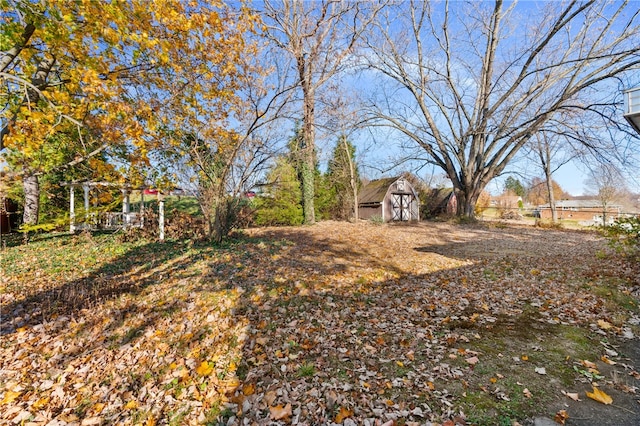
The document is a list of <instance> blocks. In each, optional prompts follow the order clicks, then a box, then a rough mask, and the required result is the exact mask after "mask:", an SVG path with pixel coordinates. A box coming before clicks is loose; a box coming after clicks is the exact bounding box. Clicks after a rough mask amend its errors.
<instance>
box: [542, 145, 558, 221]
mask: <svg viewBox="0 0 640 426" xmlns="http://www.w3.org/2000/svg"><path fill="white" fill-rule="evenodd" d="M542 137H543V138H544V149H543V147H542V146H540V145H538V154H539V155H540V161H541V162H542V168H543V169H544V177H545V179H546V180H547V194H548V195H549V207H550V208H551V221H552V222H553V223H556V222H557V221H558V211H557V210H556V196H555V194H554V193H553V180H552V179H551V147H550V142H549V141H548V140H547V139H546V138H547V135H546V134H543V136H542Z"/></svg>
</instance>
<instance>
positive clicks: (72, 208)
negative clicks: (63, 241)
mask: <svg viewBox="0 0 640 426" xmlns="http://www.w3.org/2000/svg"><path fill="white" fill-rule="evenodd" d="M69 232H71V233H72V234H73V233H74V232H76V193H75V191H74V188H73V185H69Z"/></svg>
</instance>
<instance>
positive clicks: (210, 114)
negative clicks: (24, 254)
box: [0, 0, 640, 241]
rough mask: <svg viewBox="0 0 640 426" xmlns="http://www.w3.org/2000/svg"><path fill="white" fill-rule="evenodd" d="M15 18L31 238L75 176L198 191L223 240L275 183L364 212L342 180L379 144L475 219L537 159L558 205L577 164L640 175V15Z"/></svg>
mask: <svg viewBox="0 0 640 426" xmlns="http://www.w3.org/2000/svg"><path fill="white" fill-rule="evenodd" d="M0 7H1V9H2V15H1V18H0V19H1V23H2V25H1V30H0V31H1V35H2V37H0V52H1V56H0V80H1V81H0V82H1V83H2V85H1V93H0V98H2V100H3V103H2V109H1V110H0V112H1V116H0V124H1V132H0V149H1V150H2V156H3V161H4V162H5V164H4V165H3V169H2V174H3V180H4V181H5V186H6V189H4V190H3V192H4V193H5V195H8V196H10V197H13V198H16V199H17V200H18V201H19V202H20V204H21V206H22V210H23V222H24V226H25V229H30V228H29V227H31V228H33V227H37V226H38V224H39V223H42V222H43V221H47V220H50V219H51V218H52V217H55V216H59V215H61V214H63V213H62V212H63V211H64V209H65V203H66V202H67V198H68V195H66V194H65V192H64V191H63V190H62V189H61V188H60V187H59V182H60V181H63V180H64V181H73V180H83V179H94V180H104V181H109V182H118V183H121V184H124V185H128V186H131V187H138V186H154V187H158V188H163V189H165V190H169V189H171V188H174V187H177V186H180V187H185V188H189V189H190V190H191V191H192V192H193V193H194V194H196V195H197V197H198V202H199V204H200V207H201V209H202V211H203V213H204V215H205V217H206V223H207V229H208V231H207V233H208V235H210V236H211V238H212V239H214V240H217V241H219V240H220V239H221V238H222V237H223V236H224V234H225V233H227V232H228V231H229V230H230V229H231V227H232V225H231V222H232V218H233V217H234V215H235V213H234V212H236V211H237V210H238V209H239V208H241V205H240V203H239V202H238V201H237V200H239V199H241V197H239V196H240V195H241V194H243V193H245V192H246V191H247V190H249V189H250V188H252V187H254V186H255V185H256V183H271V184H273V185H275V183H279V182H282V185H285V183H284V182H288V181H291V177H293V176H295V177H296V182H297V184H298V185H299V189H297V190H299V191H300V194H299V198H300V200H301V209H302V218H303V219H302V221H303V222H304V223H307V224H312V223H313V222H314V221H315V220H316V213H318V214H319V215H320V216H319V217H320V218H322V217H325V215H326V214H325V213H324V212H327V211H331V212H333V214H334V215H335V216H336V217H345V216H346V212H347V210H349V209H347V208H346V207H345V206H347V205H350V204H351V203H354V204H355V203H356V201H355V198H357V182H358V179H357V175H356V169H355V167H354V166H355V164H356V163H355V162H351V163H350V165H349V169H348V170H349V179H348V180H346V175H345V180H344V181H341V182H342V183H340V184H338V183H336V182H335V176H337V173H342V174H345V171H346V170H347V169H346V168H344V167H342V166H341V169H340V170H341V171H340V172H338V171H337V170H336V169H335V167H334V165H332V164H331V161H336V159H337V158H339V155H341V154H339V153H340V152H344V153H345V155H346V153H347V152H348V153H349V155H348V156H347V157H349V158H351V160H353V158H355V152H356V150H359V158H360V159H361V160H360V164H361V165H362V164H364V161H363V160H362V159H363V158H364V156H363V155H362V154H363V152H364V151H367V150H369V151H376V150H382V149H384V150H394V151H395V152H396V153H397V155H396V156H397V159H399V160H401V162H399V163H397V164H394V163H393V162H392V161H388V162H387V164H380V163H378V164H366V165H367V166H369V167H376V168H378V169H390V168H392V167H393V166H398V167H399V168H400V169H411V170H412V171H418V170H421V169H422V168H424V167H425V166H433V167H436V168H438V169H439V170H440V172H441V173H443V174H444V175H446V177H447V179H448V180H449V181H450V182H451V184H452V185H453V189H454V191H455V193H456V196H457V198H458V200H459V202H458V210H457V215H459V216H467V217H473V216H474V215H475V214H476V212H477V211H476V206H477V205H478V200H479V199H480V198H482V194H483V192H486V191H485V189H486V188H487V185H488V184H489V183H490V182H491V181H492V180H493V179H494V178H496V177H498V176H500V175H503V174H504V173H507V172H508V171H509V170H508V167H511V166H513V165H515V164H518V163H521V162H522V161H528V162H533V163H535V164H539V165H540V168H541V170H542V171H543V174H544V179H543V181H544V182H548V183H549V185H548V186H547V194H548V197H549V196H550V197H553V194H554V193H555V192H554V191H555V190H554V189H553V188H551V186H550V185H551V182H553V176H552V175H553V172H554V171H555V170H557V167H559V164H563V162H566V161H568V160H567V159H581V160H582V161H584V162H586V163H589V164H592V165H593V169H594V170H595V171H596V172H597V171H598V170H604V169H616V170H625V167H627V169H626V170H628V169H629V166H633V163H634V161H635V157H636V154H637V152H636V151H637V137H636V136H634V135H633V133H632V132H630V130H629V128H628V127H627V126H626V125H623V124H622V120H621V119H620V117H621V110H620V108H621V104H620V93H621V90H622V89H623V88H628V87H633V86H635V85H636V84H638V82H639V81H640V80H639V77H638V74H637V67H638V65H639V64H640V55H639V54H638V53H639V48H638V45H637V39H638V36H640V25H639V20H640V16H639V15H638V14H637V10H636V8H635V7H634V4H633V2H628V1H623V2H618V3H616V4H613V5H612V4H610V3H608V2H604V1H595V0H592V1H586V2H563V3H553V4H546V3H545V4H544V5H543V4H538V3H526V4H518V3H517V2H512V3H507V4H505V3H504V2H503V1H502V0H495V1H493V2H481V3H477V2H449V1H444V2H418V1H408V2H407V1H402V2H394V1H385V2H369V1H348V2H347V1H335V0H318V1H313V2H303V1H296V0H282V1H278V2H271V1H267V2H264V3H263V4H260V5H255V6H254V5H252V4H251V3H249V2H246V3H245V2H241V3H231V2H229V3H227V2H225V1H222V0H210V1H206V2H196V3H193V2H187V1H169V0H160V1H156V2H151V3H149V2H147V1H142V0H133V1H129V2H112V3H105V2H59V1H55V0H43V1H35V0H5V1H2V2H0ZM525 15H526V19H523V16H525ZM105 22H109V24H108V25H105V24H104V23H105ZM523 22H525V23H526V24H525V25H523ZM293 123H298V124H297V127H296V129H297V130H296V136H295V137H294V138H293V139H291V138H290V137H289V135H287V132H288V131H287V129H290V128H291V127H292V126H293ZM354 136H355V137H354ZM341 137H345V139H342V140H343V141H347V139H348V140H351V143H350V144H346V143H343V144H342V145H345V149H344V150H341V148H340V146H341V144H340V143H336V142H335V141H336V140H338V141H340V140H341V139H340V138H341ZM361 140H366V141H365V142H364V143H363V142H360V141H361ZM333 144H335V150H334V152H333V155H332V157H331V160H329V159H324V160H323V159H319V158H318V157H319V153H321V152H328V151H331V148H328V147H330V146H333ZM365 145H367V146H365ZM323 148H324V149H323ZM356 148H357V149H356ZM325 162H326V163H325ZM319 163H323V164H328V166H327V167H326V170H327V171H326V172H325V173H321V172H320V171H319V170H320V168H319ZM601 164H602V165H604V166H602V167H601V166H600V165H601ZM274 165H275V167H274ZM287 167H289V169H287ZM276 171H277V173H276ZM538 174H539V173H535V174H534V175H538ZM332 179H333V181H332ZM345 182H346V183H345ZM291 184H292V185H293V181H291ZM340 185H342V186H340ZM290 189H291V191H293V192H295V191H297V190H296V189H295V185H294V186H292V187H291V188H290ZM276 190H277V188H276V187H275V186H274V187H273V191H274V192H275V191H276ZM296 194H297V193H296ZM294 198H296V199H297V198H298V195H296V196H295V197H294ZM328 200H331V201H328ZM262 202H265V203H266V202H267V200H266V199H263V200H262ZM331 203H337V204H334V205H333V207H332V209H330V210H327V207H325V206H326V205H329V204H331ZM316 204H318V206H316ZM41 209H44V210H41ZM294 210H295V209H294ZM350 211H353V209H351V210H350ZM41 212H44V214H42V213H41ZM290 213H294V212H290ZM297 214H298V213H297V210H296V213H295V215H297ZM296 217H297V216H296ZM260 220H264V221H265V223H268V222H269V221H270V220H273V219H270V220H267V218H264V217H263V218H262V219H260ZM297 220H298V219H296V221H297Z"/></svg>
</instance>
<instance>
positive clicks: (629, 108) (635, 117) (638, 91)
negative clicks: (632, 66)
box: [624, 87, 640, 133]
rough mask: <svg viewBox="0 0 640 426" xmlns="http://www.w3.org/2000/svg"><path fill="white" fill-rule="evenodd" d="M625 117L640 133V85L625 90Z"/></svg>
mask: <svg viewBox="0 0 640 426" xmlns="http://www.w3.org/2000/svg"><path fill="white" fill-rule="evenodd" d="M624 118H625V119H626V120H627V121H628V122H629V124H630V125H631V126H633V128H634V129H635V130H636V132H638V133H640V87H636V88H634V89H630V90H625V91H624Z"/></svg>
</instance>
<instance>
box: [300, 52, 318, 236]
mask: <svg viewBox="0 0 640 426" xmlns="http://www.w3.org/2000/svg"><path fill="white" fill-rule="evenodd" d="M302 61H303V64H302V65H300V76H301V80H302V93H303V104H304V106H303V119H302V139H303V144H304V147H303V149H302V164H301V167H302V182H301V184H302V213H303V215H304V223H305V224H306V225H313V224H314V223H315V222H316V213H315V205H314V198H315V168H316V161H315V160H316V158H315V157H316V156H315V131H314V126H315V121H314V120H315V93H314V91H313V87H312V86H311V73H310V72H309V70H308V69H307V66H306V64H305V63H304V59H302Z"/></svg>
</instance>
